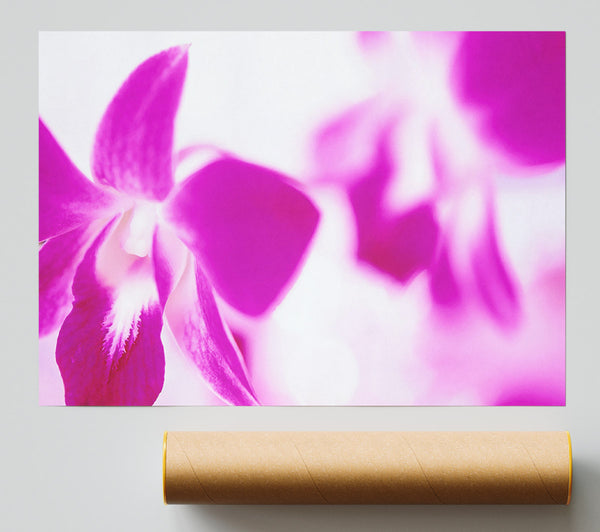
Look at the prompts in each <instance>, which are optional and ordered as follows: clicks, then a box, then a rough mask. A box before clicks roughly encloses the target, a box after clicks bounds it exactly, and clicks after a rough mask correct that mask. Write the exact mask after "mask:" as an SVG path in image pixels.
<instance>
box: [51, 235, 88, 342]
mask: <svg viewBox="0 0 600 532" xmlns="http://www.w3.org/2000/svg"><path fill="white" fill-rule="evenodd" d="M96 232H97V231H95V230H94V229H93V228H92V227H90V226H89V225H85V226H82V227H79V228H77V229H73V230H72V231H69V232H68V233H64V234H62V235H60V236H57V237H54V238H51V239H50V240H48V241H47V242H46V243H45V244H44V245H43V246H42V248H41V249H40V253H39V334H40V336H44V335H45V334H48V333H49V332H51V331H53V330H54V329H56V328H57V327H58V326H59V324H60V323H62V321H63V320H64V318H65V317H66V315H67V314H68V313H69V310H70V309H71V303H72V301H73V295H72V293H71V285H72V283H73V277H74V275H75V271H76V270H77V266H78V265H79V263H80V262H81V260H82V259H83V256H84V255H85V251H86V246H87V244H88V242H89V241H90V240H91V239H92V238H93V235H94V233H96Z"/></svg>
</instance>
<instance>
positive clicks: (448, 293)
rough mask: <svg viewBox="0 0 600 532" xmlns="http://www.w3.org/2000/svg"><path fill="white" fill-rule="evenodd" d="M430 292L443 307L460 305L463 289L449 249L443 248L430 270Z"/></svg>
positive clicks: (434, 299)
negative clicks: (451, 261)
mask: <svg viewBox="0 0 600 532" xmlns="http://www.w3.org/2000/svg"><path fill="white" fill-rule="evenodd" d="M429 290H430V292H431V298H432V299H433V301H434V302H435V303H437V304H438V305H440V306H443V307H450V306H455V305H457V304H458V303H460V301H461V299H462V296H461V289H460V286H459V283H458V280H457V279H456V275H455V272H454V270H453V268H452V265H451V264H450V256H449V252H448V247H447V246H443V247H442V248H441V249H440V251H439V254H438V256H437V258H436V259H435V261H434V262H433V264H432V265H431V267H430V268H429Z"/></svg>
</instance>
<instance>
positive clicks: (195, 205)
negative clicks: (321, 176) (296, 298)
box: [165, 158, 319, 315]
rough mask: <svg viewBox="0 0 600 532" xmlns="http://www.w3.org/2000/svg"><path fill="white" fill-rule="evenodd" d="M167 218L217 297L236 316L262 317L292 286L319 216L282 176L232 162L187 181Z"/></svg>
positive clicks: (223, 162) (167, 209)
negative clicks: (232, 309) (202, 271)
mask: <svg viewBox="0 0 600 532" xmlns="http://www.w3.org/2000/svg"><path fill="white" fill-rule="evenodd" d="M165 217H166V218H167V219H168V220H169V221H170V222H171V223H172V224H173V225H174V227H175V229H176V231H177V234H178V235H179V237H180V238H181V240H182V241H183V242H184V243H185V244H186V245H187V246H188V247H189V248H190V249H191V250H192V252H193V253H194V254H195V256H196V257H197V258H198V260H199V261H200V263H201V264H202V266H203V268H204V269H205V271H206V274H207V275H208V277H209V279H210V280H211V283H212V284H213V286H214V287H215V289H216V290H217V292H218V293H219V294H220V295H221V296H222V297H223V298H224V299H225V300H226V301H227V302H228V303H229V304H231V305H232V306H233V307H235V308H236V309H238V310H240V311H242V312H244V313H246V314H250V315H259V314H261V313H263V312H264V311H265V310H266V309H267V308H268V307H269V306H270V305H271V304H272V303H273V302H274V300H275V299H276V298H277V297H278V296H279V295H280V294H281V293H282V291H283V290H284V287H285V286H286V285H287V284H288V283H289V282H290V280H291V278H292V276H293V274H294V272H295V271H296V270H297V268H298V265H299V263H300V261H301V259H302V257H303V255H304V253H305V251H306V248H307V246H308V244H309V242H310V240H311V239H312V236H313V234H314V232H315V229H316V226H317V223H318V219H319V213H318V211H317V209H316V208H315V207H314V205H313V204H312V203H311V201H310V200H309V199H308V198H307V197H306V196H305V195H304V194H303V193H302V192H300V191H299V190H298V189H297V188H295V187H294V185H293V184H292V182H291V181H290V180H288V179H287V178H286V177H284V176H283V175H281V174H279V173H276V172H274V171H272V170H268V169H267V168H263V167H260V166H256V165H253V164H249V163H246V162H242V161H239V160H236V159H232V158H226V159H220V160H218V161H216V162H213V163H211V164H209V165H208V166H206V167H204V168H203V169H202V170H200V171H199V172H197V173H195V174H194V175H192V176H191V177H190V178H188V179H187V180H186V181H185V182H184V183H183V185H182V187H181V189H180V190H179V191H178V192H177V194H176V195H175V196H174V197H173V198H172V199H170V200H169V201H168V203H167V205H166V206H165Z"/></svg>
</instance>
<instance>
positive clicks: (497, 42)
mask: <svg viewBox="0 0 600 532" xmlns="http://www.w3.org/2000/svg"><path fill="white" fill-rule="evenodd" d="M455 84H456V88H457V92H458V93H459V96H460V98H461V100H462V101H463V102H465V103H466V104H468V105H471V106H474V107H476V108H479V109H480V110H481V111H482V113H483V133H484V134H485V135H486V136H488V137H490V138H491V139H492V140H495V141H497V142H499V143H500V144H501V145H502V146H503V147H504V148H505V149H507V150H508V151H509V152H510V153H512V154H513V155H514V156H516V157H517V158H518V159H519V160H520V161H521V162H523V163H526V164H531V165H535V164H547V163H558V162H562V161H564V159H565V106H566V98H565V95H566V89H565V84H566V69H565V33H564V32H537V31H536V32H515V31H510V32H467V33H465V34H464V38H463V41H462V44H461V46H460V48H459V51H458V55H457V58H456V68H455Z"/></svg>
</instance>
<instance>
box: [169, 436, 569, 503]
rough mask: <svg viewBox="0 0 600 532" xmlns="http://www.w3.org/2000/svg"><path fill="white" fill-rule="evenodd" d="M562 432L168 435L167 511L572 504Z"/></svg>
mask: <svg viewBox="0 0 600 532" xmlns="http://www.w3.org/2000/svg"><path fill="white" fill-rule="evenodd" d="M571 471H572V468H571V440H570V436H569V433H568V432H168V433H165V438H164V452H163V486H164V497H165V503H168V504H173V503H179V504H186V503H187V504H569V500H570V494H571Z"/></svg>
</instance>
